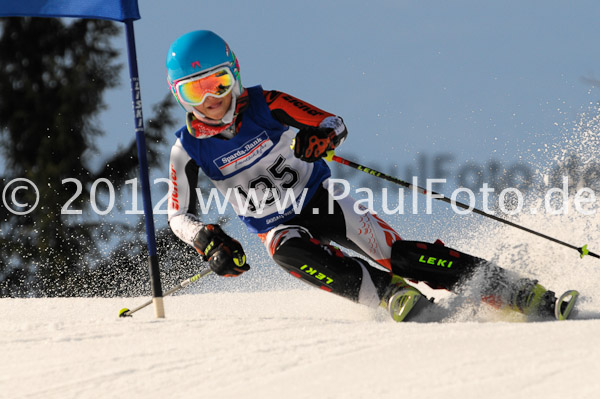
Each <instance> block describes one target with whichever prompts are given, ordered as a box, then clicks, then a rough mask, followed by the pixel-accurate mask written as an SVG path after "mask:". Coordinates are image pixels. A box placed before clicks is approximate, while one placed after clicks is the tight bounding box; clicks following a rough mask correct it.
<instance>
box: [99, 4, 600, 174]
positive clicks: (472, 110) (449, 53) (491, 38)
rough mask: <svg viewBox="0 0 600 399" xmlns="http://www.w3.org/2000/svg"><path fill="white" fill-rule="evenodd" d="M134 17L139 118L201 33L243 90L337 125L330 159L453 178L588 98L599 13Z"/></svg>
mask: <svg viewBox="0 0 600 399" xmlns="http://www.w3.org/2000/svg"><path fill="white" fill-rule="evenodd" d="M140 13H141V15H142V19H141V20H139V21H136V22H135V31H136V43H137V48H138V63H139V69H140V78H141V84H142V96H143V101H144V108H145V115H146V116H149V115H150V111H149V110H150V107H151V105H152V104H154V103H156V102H158V101H159V100H160V99H161V98H162V96H163V95H164V94H165V93H167V90H168V88H167V85H166V82H165V65H164V64H165V57H166V52H167V49H168V47H169V45H170V43H171V42H172V41H173V40H174V39H175V38H177V37H178V36H179V35H181V34H183V33H186V32H188V31H190V30H195V29H210V30H213V31H215V32H217V33H218V34H220V35H221V36H223V37H224V38H225V40H227V41H228V42H229V44H230V46H231V47H232V49H233V50H234V51H235V52H236V55H237V56H238V58H239V60H240V63H241V73H242V82H243V83H244V85H246V86H252V85H256V84H262V85H263V87H265V88H267V89H278V90H282V91H286V92H289V93H290V94H293V95H296V96H297V97H300V98H301V99H304V100H306V101H308V102H311V103H313V104H315V105H317V106H320V107H321V108H324V109H326V110H328V111H330V112H333V113H336V114H338V115H340V116H342V117H343V118H344V120H345V121H346V123H347V125H348V127H349V132H350V136H349V139H348V141H347V142H346V143H345V144H344V146H343V148H341V149H340V150H339V152H340V154H342V153H346V154H352V155H353V156H356V157H358V158H360V160H361V161H362V162H364V163H368V162H371V163H372V164H375V165H378V166H380V167H382V168H384V169H386V168H387V169H389V167H391V166H392V165H394V164H397V165H398V166H399V167H400V168H401V169H402V170H404V169H406V168H411V167H413V168H417V167H418V165H419V162H423V157H426V160H427V161H428V162H431V161H430V158H432V157H434V156H436V155H439V154H451V159H450V161H448V162H446V163H445V166H446V168H447V169H448V170H449V171H451V172H452V171H453V172H456V171H457V169H458V168H459V167H460V166H461V165H463V164H464V163H465V162H468V161H472V162H476V163H480V164H483V163H485V162H488V161H489V160H490V159H491V158H494V159H498V160H499V161H500V162H502V163H503V164H504V166H506V167H508V166H510V163H511V162H513V161H514V160H515V159H518V157H519V156H521V155H524V156H526V154H527V152H528V150H529V151H530V150H531V149H532V148H536V147H539V146H543V144H548V143H552V142H554V141H556V140H558V139H559V137H560V136H561V135H562V134H564V133H565V132H566V131H568V129H569V124H571V123H572V122H573V121H575V120H577V118H578V114H579V113H580V112H582V111H583V110H585V109H587V107H588V106H589V103H590V102H593V101H596V100H597V99H598V93H597V92H596V91H594V89H593V86H592V84H591V83H590V82H589V81H586V80H585V78H588V79H600V53H599V52H598V50H597V38H598V33H599V28H598V23H597V20H596V18H597V17H598V15H600V3H599V2H597V1H591V0H590V1H577V2H565V1H548V0H544V1H525V2H523V1H502V2H481V1H479V0H471V1H452V2H448V1H441V0H437V1H426V2H424V1H399V0H373V1H371V2H365V1H355V0H344V1H328V0H308V1H303V2H288V1H275V0H272V1H271V0H255V1H251V2H249V1H228V2H217V1H198V0H194V1H191V0H172V1H170V2H169V5H168V6H167V5H166V4H165V3H162V2H160V4H159V2H152V1H140ZM115 43H116V44H117V45H119V46H122V47H123V49H124V48H125V39H124V38H123V39H122V40H117V41H116V42H115ZM123 61H124V62H126V54H125V53H124V54H123ZM128 82H129V78H128V71H127V69H124V71H123V74H122V87H121V88H120V89H117V90H113V91H111V92H110V94H109V95H108V96H107V102H108V103H109V110H108V111H107V112H106V113H105V114H104V115H103V117H102V121H101V122H102V125H103V127H104V128H105V130H106V131H107V135H106V137H105V138H103V139H102V140H101V141H100V142H99V147H100V148H101V151H102V152H105V153H108V152H110V151H112V150H113V149H114V148H115V147H116V146H118V145H119V144H122V143H124V142H126V141H127V140H128V139H129V137H131V135H133V130H132V127H131V126H132V119H133V117H132V115H131V112H130V110H131V100H130V93H129V86H128ZM181 116H182V120H183V111H181ZM525 161H527V160H526V159H525Z"/></svg>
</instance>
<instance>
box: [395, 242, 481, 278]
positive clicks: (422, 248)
mask: <svg viewBox="0 0 600 399" xmlns="http://www.w3.org/2000/svg"><path fill="white" fill-rule="evenodd" d="M482 263H487V262H486V261H484V260H483V259H481V258H476V257H474V256H471V255H468V254H465V253H462V252H459V251H456V250H453V249H451V248H448V247H445V246H444V245H443V244H442V243H441V242H439V243H438V242H436V243H435V244H429V243H425V242H420V241H396V242H395V243H394V244H393V245H392V259H391V264H392V271H393V272H394V274H397V275H399V276H402V277H405V278H408V279H411V280H417V281H423V282H425V283H427V285H429V286H430V287H432V288H444V289H447V290H452V289H453V288H455V287H456V286H457V284H459V283H460V282H462V281H463V280H465V279H467V278H468V277H469V276H471V275H472V274H473V272H474V271H475V269H476V268H477V267H479V266H480V265H481V264H482Z"/></svg>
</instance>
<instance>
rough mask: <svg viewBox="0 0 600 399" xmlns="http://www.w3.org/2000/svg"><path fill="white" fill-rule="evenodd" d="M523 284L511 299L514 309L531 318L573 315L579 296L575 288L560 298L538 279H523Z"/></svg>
mask: <svg viewBox="0 0 600 399" xmlns="http://www.w3.org/2000/svg"><path fill="white" fill-rule="evenodd" d="M522 282H523V284H522V285H521V287H520V288H519V289H518V290H517V291H516V292H515V295H514V296H513V298H512V299H511V305H512V307H513V309H514V310H516V311H519V312H521V313H523V314H524V315H526V316H527V317H528V318H529V319H532V320H535V319H550V318H554V319H556V320H566V319H568V318H569V316H573V315H574V314H575V312H574V311H573V307H574V306H575V303H576V302H577V298H578V297H579V292H577V291H575V290H569V291H566V292H565V293H564V294H562V295H561V296H560V297H559V298H556V295H555V294H554V292H553V291H549V290H546V288H544V287H543V286H541V285H540V284H538V283H537V280H528V279H524V280H522Z"/></svg>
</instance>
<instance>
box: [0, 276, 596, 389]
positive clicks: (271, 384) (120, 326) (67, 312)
mask: <svg viewBox="0 0 600 399" xmlns="http://www.w3.org/2000/svg"><path fill="white" fill-rule="evenodd" d="M207 278H208V277H207ZM213 278H216V277H214V276H213ZM145 299H146V298H125V299H123V298H117V299H82V298H72V299H71V298H69V299H0V314H1V315H2V318H1V319H0V347H1V348H2V362H0V397H1V398H61V399H66V398H192V397H194V398H200V397H202V398H286V399H291V398H411V397H414V398H444V399H451V398H461V399H462V398H488V399H489V398H545V399H549V398H564V397H571V398H597V397H598V394H599V393H600V378H599V377H600V364H599V362H598V359H599V358H600V347H599V345H598V342H599V336H600V319H599V318H600V313H599V312H598V310H599V309H598V306H597V304H594V303H593V302H591V301H588V300H586V299H585V298H583V300H582V304H581V305H582V306H581V310H582V312H581V313H580V316H581V317H583V318H586V319H584V320H573V321H566V322H541V323H522V322H518V319H515V318H509V319H506V318H505V319H504V321H500V319H499V317H500V315H499V314H498V313H497V312H495V311H494V312H489V311H487V310H484V311H481V310H480V312H479V313H478V315H475V316H473V315H472V314H470V311H468V310H462V313H463V314H462V316H460V315H459V316H457V317H454V318H450V319H447V320H446V321H445V322H442V323H403V324H396V323H394V322H392V321H390V320H389V318H388V317H387V315H384V314H382V313H380V312H377V311H373V310H370V309H368V308H365V307H361V306H358V305H355V304H352V303H350V302H348V301H346V300H344V299H341V298H338V297H336V296H333V295H330V294H327V293H324V292H320V291H318V290H314V289H309V290H304V289H292V290H288V291H270V292H249V293H204V294H190V295H180V296H175V297H170V298H167V299H166V310H167V318H166V319H163V320H157V319H155V318H154V316H153V311H152V309H151V308H147V309H144V310H142V311H140V312H138V313H136V314H135V315H134V317H133V318H128V319H119V318H117V314H118V311H119V309H120V308H122V307H123V306H128V307H132V308H133V307H134V306H136V305H138V304H140V303H142V302H143V301H145ZM465 312H469V315H466V314H465ZM460 313H461V312H459V314H460ZM503 317H506V316H503ZM469 318H471V319H473V320H475V321H466V320H468V319H469ZM506 320H509V321H506Z"/></svg>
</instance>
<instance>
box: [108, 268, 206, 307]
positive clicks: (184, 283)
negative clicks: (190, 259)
mask: <svg viewBox="0 0 600 399" xmlns="http://www.w3.org/2000/svg"><path fill="white" fill-rule="evenodd" d="M210 273H212V270H210V269H205V270H202V271H201V272H200V273H198V274H196V275H194V276H192V277H190V278H188V279H187V280H183V281H182V282H180V283H179V284H178V285H176V286H175V287H173V288H171V289H170V290H169V291H167V292H165V293H164V294H163V296H169V295H171V294H173V293H175V292H177V291H179V290H180V289H182V288H185V287H187V286H188V285H190V284H191V283H193V282H195V281H197V280H199V279H201V278H202V277H204V276H206V275H207V274H210ZM150 304H152V299H151V300H149V301H147V302H144V303H143V304H141V305H140V306H138V307H137V308H135V309H132V310H129V309H127V308H123V309H121V311H120V312H119V317H131V315H132V314H134V313H135V312H137V311H138V310H141V309H144V308H145V307H146V306H149V305H150Z"/></svg>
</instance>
